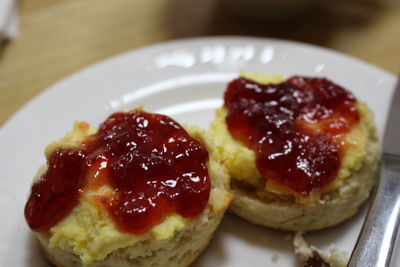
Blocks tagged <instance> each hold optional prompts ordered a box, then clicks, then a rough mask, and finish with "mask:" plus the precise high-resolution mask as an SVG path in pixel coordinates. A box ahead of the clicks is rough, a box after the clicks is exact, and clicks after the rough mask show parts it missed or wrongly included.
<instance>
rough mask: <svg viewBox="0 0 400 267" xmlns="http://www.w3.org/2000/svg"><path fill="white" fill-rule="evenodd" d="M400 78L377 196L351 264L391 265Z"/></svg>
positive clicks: (398, 195) (398, 199) (399, 204)
mask: <svg viewBox="0 0 400 267" xmlns="http://www.w3.org/2000/svg"><path fill="white" fill-rule="evenodd" d="M399 138H400V79H398V81H397V86H396V88H395V91H394V94H393V97H392V101H391V105H390V110H389V116H388V119H387V122H386V130H385V135H384V139H383V150H382V167H381V174H380V179H379V183H378V187H377V188H376V189H375V192H374V199H373V201H372V204H371V206H370V209H369V211H368V214H367V217H366V219H365V221H364V225H363V228H362V229H361V233H360V235H359V237H358V240H357V243H356V245H355V248H354V250H353V253H352V255H351V258H350V261H349V263H348V265H347V266H348V267H356V266H362V267H364V266H365V267H378V266H379V267H388V266H390V262H391V258H392V255H393V250H394V248H395V244H396V237H397V232H398V230H399V226H400V140H399Z"/></svg>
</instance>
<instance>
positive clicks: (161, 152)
mask: <svg viewBox="0 0 400 267" xmlns="http://www.w3.org/2000/svg"><path fill="white" fill-rule="evenodd" d="M207 162H208V152H207V150H206V149H205V148H204V147H203V146H202V145H201V144H200V143H199V142H198V141H196V140H194V139H193V138H192V137H190V136H189V134H188V133H187V132H186V131H185V130H184V129H183V128H182V127H181V126H180V125H179V124H178V123H177V122H175V121H174V120H172V119H171V118H169V117H167V116H164V115H158V114H150V113H146V112H144V111H141V110H133V111H131V112H128V113H116V114H113V115H111V116H110V117H109V118H108V119H107V120H106V121H105V122H104V123H103V124H101V125H100V127H99V130H98V131H97V133H96V134H93V135H91V136H88V137H87V138H86V140H85V141H84V142H83V143H82V145H81V146H80V147H79V148H76V149H68V150H57V151H55V152H54V153H53V154H52V155H51V156H50V158H49V168H48V170H47V171H46V173H45V174H43V176H42V177H41V179H40V180H39V181H38V182H36V183H35V184H34V185H33V187H32V192H31V195H30V197H29V199H28V202H27V204H26V207H25V217H26V220H27V221H28V224H29V226H30V227H31V228H32V230H34V231H47V230H49V228H50V227H52V226H53V225H55V224H56V223H57V222H58V221H60V220H61V219H62V218H64V217H65V216H66V215H68V214H69V212H70V211H71V210H72V209H73V208H74V207H75V206H76V205H77V204H78V202H79V198H80V196H81V194H84V193H85V191H88V190H91V189H93V188H99V187H100V186H101V185H99V184H98V183H99V182H100V183H104V185H105V186H108V187H111V189H112V191H113V193H112V194H109V195H106V196H94V198H95V199H98V200H100V201H99V202H100V203H101V205H102V206H103V207H104V208H105V209H106V210H107V211H108V213H109V214H110V216H111V218H112V219H113V220H114V222H115V223H116V225H117V226H118V227H119V228H120V229H121V230H124V231H127V232H131V233H134V234H141V233H145V232H146V231H147V230H149V229H150V228H151V227H153V226H155V225H157V224H159V223H161V222H162V221H163V220H164V219H165V218H166V217H167V216H168V215H169V214H171V213H177V214H180V215H181V216H183V217H185V218H194V217H196V216H198V215H199V214H200V213H201V212H202V211H203V210H204V208H205V206H206V204H207V202H208V198H209V193H210V179H209V176H208V170H207V167H206V164H207ZM99 173H101V175H98V174H99ZM91 174H96V175H91ZM98 176H102V178H101V179H100V178H99V177H98ZM91 179H92V180H91ZM94 179H98V181H93V180H94Z"/></svg>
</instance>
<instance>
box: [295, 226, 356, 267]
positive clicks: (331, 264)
mask: <svg viewBox="0 0 400 267" xmlns="http://www.w3.org/2000/svg"><path fill="white" fill-rule="evenodd" d="M293 246H294V252H295V254H296V255H297V256H298V257H299V258H300V261H301V262H302V264H303V265H304V266H315V263H316V262H318V266H326V267H346V266H347V263H348V261H349V257H348V255H347V253H346V252H345V251H342V250H339V249H338V248H336V247H335V246H334V245H332V246H331V247H330V250H329V253H325V252H323V251H321V250H319V249H317V248H316V247H315V246H311V245H309V244H308V243H307V242H306V241H305V240H304V238H303V233H302V232H297V233H296V235H295V236H294V238H293Z"/></svg>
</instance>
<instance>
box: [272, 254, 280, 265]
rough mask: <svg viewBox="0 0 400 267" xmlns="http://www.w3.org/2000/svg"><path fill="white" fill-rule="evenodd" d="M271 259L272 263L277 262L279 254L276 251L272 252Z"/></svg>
mask: <svg viewBox="0 0 400 267" xmlns="http://www.w3.org/2000/svg"><path fill="white" fill-rule="evenodd" d="M271 260H272V261H273V262H274V263H277V262H278V260H279V254H278V253H272V255H271Z"/></svg>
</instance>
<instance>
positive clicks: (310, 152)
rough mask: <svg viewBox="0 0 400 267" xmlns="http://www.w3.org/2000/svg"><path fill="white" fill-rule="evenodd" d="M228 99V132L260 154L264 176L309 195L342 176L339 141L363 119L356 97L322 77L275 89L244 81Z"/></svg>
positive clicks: (295, 80) (236, 82) (297, 79)
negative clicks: (340, 173)
mask: <svg viewBox="0 0 400 267" xmlns="http://www.w3.org/2000/svg"><path fill="white" fill-rule="evenodd" d="M224 100H225V107H226V108H227V109H228V114H227V117H226V122H227V125H228V129H229V131H230V133H231V134H232V136H233V137H234V138H236V139H238V140H240V141H242V142H243V143H245V145H246V146H247V147H249V148H250V149H252V150H253V151H254V152H255V154H256V165H257V168H258V170H259V172H260V173H261V175H262V176H263V177H265V178H266V179H270V180H272V181H274V182H276V183H278V184H280V185H282V186H284V187H287V188H290V189H292V190H294V191H295V192H297V193H298V194H300V195H303V196H308V195H309V194H310V193H311V191H313V190H314V189H321V188H322V187H323V186H325V185H327V184H329V183H330V182H331V181H332V180H333V179H334V178H335V177H336V175H337V173H338V171H339V168H340V160H341V154H342V145H341V144H340V142H337V139H338V137H340V136H343V135H344V134H346V133H348V132H349V131H350V129H351V127H352V126H353V125H354V124H356V123H357V122H358V121H359V113H358V111H357V108H356V106H355V103H356V99H355V97H354V95H353V94H351V93H350V92H348V91H347V90H345V89H344V88H342V87H340V86H338V85H336V84H334V83H332V82H331V81H329V80H327V79H322V78H305V77H299V76H295V77H292V78H290V79H288V80H287V81H285V82H282V83H280V84H269V85H261V84H258V83H256V82H254V81H251V80H247V79H245V78H238V79H236V80H234V81H232V82H231V83H230V84H229V85H228V88H227V91H226V92H225V97H224Z"/></svg>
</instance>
